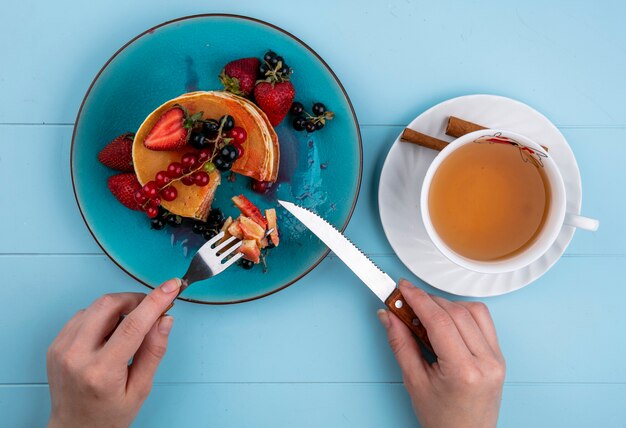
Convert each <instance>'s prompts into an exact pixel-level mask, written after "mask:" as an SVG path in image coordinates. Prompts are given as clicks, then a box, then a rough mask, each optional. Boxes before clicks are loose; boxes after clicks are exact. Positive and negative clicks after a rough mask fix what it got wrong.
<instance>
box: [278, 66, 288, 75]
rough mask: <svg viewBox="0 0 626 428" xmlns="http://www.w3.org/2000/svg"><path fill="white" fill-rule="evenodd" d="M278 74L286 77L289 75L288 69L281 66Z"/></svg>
mask: <svg viewBox="0 0 626 428" xmlns="http://www.w3.org/2000/svg"><path fill="white" fill-rule="evenodd" d="M280 74H282V75H283V76H286V75H288V74H289V67H287V66H286V65H283V66H282V67H281V69H280Z"/></svg>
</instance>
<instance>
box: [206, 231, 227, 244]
mask: <svg viewBox="0 0 626 428" xmlns="http://www.w3.org/2000/svg"><path fill="white" fill-rule="evenodd" d="M223 237H224V232H220V233H218V234H217V235H215V236H214V237H213V238H211V239H209V240H208V241H207V243H210V244H209V247H212V246H213V244H215V243H216V242H217V241H219V240H220V239H222V238H223Z"/></svg>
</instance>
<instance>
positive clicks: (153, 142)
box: [143, 106, 190, 150]
mask: <svg viewBox="0 0 626 428" xmlns="http://www.w3.org/2000/svg"><path fill="white" fill-rule="evenodd" d="M187 122H188V119H187V112H186V111H185V110H184V109H183V108H182V107H181V106H176V107H172V108H171V109H169V110H168V111H166V112H165V113H163V114H162V115H161V117H160V118H159V120H157V123H155V124H154V126H153V127H152V129H151V130H150V132H149V133H148V136H147V137H146V139H145V140H144V142H143V143H144V145H145V146H146V147H147V148H149V149H150V150H177V149H180V148H181V147H183V146H184V145H185V144H187V139H188V138H189V132H190V127H188V126H187V125H188V123H187Z"/></svg>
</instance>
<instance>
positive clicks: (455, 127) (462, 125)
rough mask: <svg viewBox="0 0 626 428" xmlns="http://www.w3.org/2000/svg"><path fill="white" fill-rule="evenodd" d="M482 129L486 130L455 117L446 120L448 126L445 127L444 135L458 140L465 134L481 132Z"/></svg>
mask: <svg viewBox="0 0 626 428" xmlns="http://www.w3.org/2000/svg"><path fill="white" fill-rule="evenodd" d="M483 129H487V128H485V127H484V126H482V125H478V124H476V123H472V122H469V121H467V120H463V119H461V118H458V117H456V116H450V117H449V118H448V125H447V126H446V134H447V135H449V136H451V137H455V138H459V137H461V136H463V135H465V134H469V133H470V132H474V131H481V130H483Z"/></svg>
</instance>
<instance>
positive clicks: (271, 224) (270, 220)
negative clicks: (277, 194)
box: [265, 208, 280, 247]
mask: <svg viewBox="0 0 626 428" xmlns="http://www.w3.org/2000/svg"><path fill="white" fill-rule="evenodd" d="M265 218H266V219H267V228H268V229H272V228H274V231H273V232H272V233H270V239H271V240H272V244H274V246H276V247H278V242H279V241H280V237H279V236H278V235H279V234H278V224H277V223H276V210H275V209H274V208H270V209H269V210H265Z"/></svg>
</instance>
